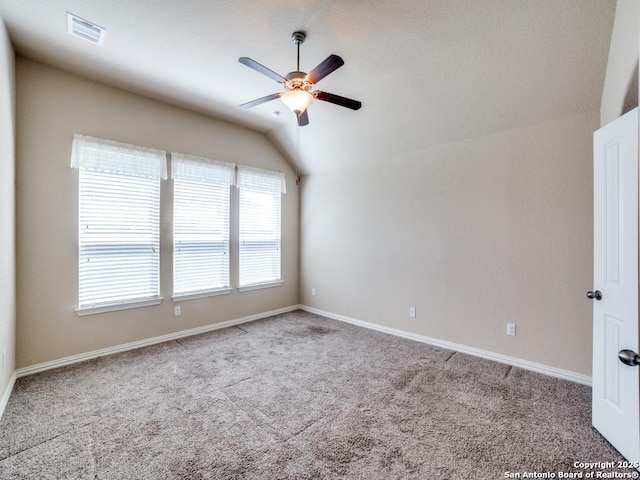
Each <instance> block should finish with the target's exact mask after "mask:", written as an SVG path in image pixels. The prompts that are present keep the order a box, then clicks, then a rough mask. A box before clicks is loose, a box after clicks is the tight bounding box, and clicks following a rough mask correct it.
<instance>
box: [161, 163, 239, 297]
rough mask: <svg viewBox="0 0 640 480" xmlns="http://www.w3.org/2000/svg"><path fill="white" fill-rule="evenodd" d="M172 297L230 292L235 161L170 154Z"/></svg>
mask: <svg viewBox="0 0 640 480" xmlns="http://www.w3.org/2000/svg"><path fill="white" fill-rule="evenodd" d="M171 157H172V159H171V176H172V178H173V182H174V183H173V295H174V298H179V297H181V296H182V297H189V296H192V295H200V294H207V293H215V292H221V293H222V292H226V291H228V290H229V196H230V186H231V185H233V184H235V165H234V164H231V163H224V162H216V161H213V160H207V159H203V158H198V157H194V156H190V155H183V154H178V153H172V154H171Z"/></svg>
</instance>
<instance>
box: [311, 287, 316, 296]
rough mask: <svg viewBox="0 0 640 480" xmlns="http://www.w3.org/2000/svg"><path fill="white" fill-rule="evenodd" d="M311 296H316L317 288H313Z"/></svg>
mask: <svg viewBox="0 0 640 480" xmlns="http://www.w3.org/2000/svg"><path fill="white" fill-rule="evenodd" d="M311 296H312V297H315V296H316V289H315V288H312V289H311Z"/></svg>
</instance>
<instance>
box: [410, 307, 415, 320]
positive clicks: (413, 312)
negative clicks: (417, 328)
mask: <svg viewBox="0 0 640 480" xmlns="http://www.w3.org/2000/svg"><path fill="white" fill-rule="evenodd" d="M409 316H410V317H411V318H416V307H409Z"/></svg>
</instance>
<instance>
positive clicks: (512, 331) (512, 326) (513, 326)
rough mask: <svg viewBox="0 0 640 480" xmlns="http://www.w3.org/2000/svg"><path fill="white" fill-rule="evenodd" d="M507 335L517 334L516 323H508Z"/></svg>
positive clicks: (513, 335)
mask: <svg viewBox="0 0 640 480" xmlns="http://www.w3.org/2000/svg"><path fill="white" fill-rule="evenodd" d="M507 335H509V336H511V337H515V336H516V324H515V323H507Z"/></svg>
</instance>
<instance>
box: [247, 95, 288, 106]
mask: <svg viewBox="0 0 640 480" xmlns="http://www.w3.org/2000/svg"><path fill="white" fill-rule="evenodd" d="M281 96H282V93H272V94H271V95H267V96H266V97H260V98H256V99H255V100H251V101H250V102H247V103H243V104H242V105H240V107H242V108H251V107H255V106H256V105H260V104H261V103H265V102H270V101H271V100H275V99H276V98H280V97H281Z"/></svg>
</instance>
